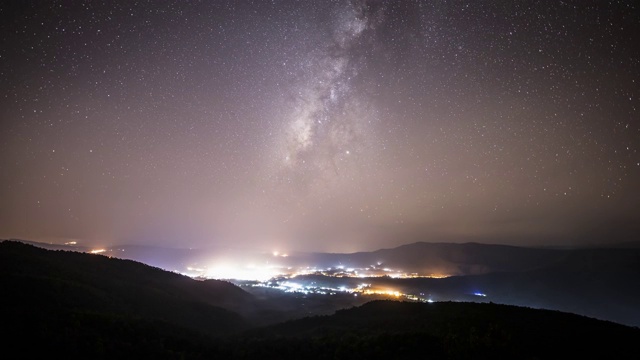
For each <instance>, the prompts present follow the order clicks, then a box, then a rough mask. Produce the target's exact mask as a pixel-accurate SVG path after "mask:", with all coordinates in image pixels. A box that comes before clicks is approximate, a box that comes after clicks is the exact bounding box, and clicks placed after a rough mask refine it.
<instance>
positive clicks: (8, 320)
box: [0, 241, 640, 359]
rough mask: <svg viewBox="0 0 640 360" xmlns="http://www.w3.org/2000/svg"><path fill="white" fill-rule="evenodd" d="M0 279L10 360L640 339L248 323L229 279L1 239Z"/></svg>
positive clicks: (268, 354) (442, 355)
mask: <svg viewBox="0 0 640 360" xmlns="http://www.w3.org/2000/svg"><path fill="white" fill-rule="evenodd" d="M0 286H1V288H2V296H1V297H0V317H1V319H2V321H1V322H0V331H2V334H3V341H2V344H3V352H4V353H5V354H12V358H37V357H44V356H47V357H63V358H92V359H99V358H109V359H112V358H154V359H162V358H175V359H179V358H193V359H258V358H259V359H272V358H274V359H275V358H277V359H302V358H305V359H306V358H309V359H342V358H349V359H375V358H385V359H389V358H391V359H407V358H436V359H466V358H474V359H482V358H486V359H488V358H493V359H495V358H522V359H535V358H557V357H559V356H560V354H571V357H572V358H575V357H581V358H636V356H637V353H636V352H635V350H636V346H637V343H638V341H640V330H639V329H638V328H631V327H626V326H623V325H618V324H615V323H611V322H605V321H600V320H595V319H591V318H586V317H582V316H578V315H572V314H567V313H561V312H555V311H546V310H535V309H529V308H522V307H514V306H505V305H496V304H478V303H454V302H450V303H433V304H423V303H401V302H390V301H376V302H371V303H368V304H365V305H363V306H361V307H357V308H352V309H348V310H341V311H338V312H337V313H336V314H334V315H331V316H317V317H310V318H305V319H301V320H296V321H290V322H286V323H281V324H277V325H273V326H270V327H264V328H253V329H248V330H246V329H247V328H248V327H249V326H251V323H252V321H251V320H252V319H251V318H246V315H245V318H243V317H241V316H240V315H238V314H237V313H235V312H232V311H229V310H228V309H231V308H233V309H239V310H242V308H243V307H253V306H255V304H254V299H253V298H251V297H250V296H249V295H248V294H246V293H245V292H243V291H242V290H241V289H239V288H237V287H235V286H233V285H231V284H229V283H225V282H218V281H205V282H199V281H195V280H192V279H189V278H186V277H184V276H181V275H177V274H174V273H170V272H165V271H162V270H160V269H157V268H153V267H149V266H146V265H143V264H140V263H136V262H133V261H128V260H120V259H112V258H107V257H104V256H99V255H89V254H82V253H73V252H65V251H49V250H44V249H38V248H35V247H33V246H29V245H24V244H20V243H16V242H7V241H5V242H2V243H0ZM225 308H226V309H225ZM243 313H244V314H251V312H250V311H244V312H243ZM243 329H245V331H244V332H242V330H243Z"/></svg>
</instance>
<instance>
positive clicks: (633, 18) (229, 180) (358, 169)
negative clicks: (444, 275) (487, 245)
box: [0, 0, 640, 251]
mask: <svg viewBox="0 0 640 360" xmlns="http://www.w3.org/2000/svg"><path fill="white" fill-rule="evenodd" d="M104 3H105V4H102V3H101V2H97V1H73V2H71V1H12V2H3V3H2V4H0V16H1V17H2V21H0V84H1V85H0V90H1V93H0V121H1V123H0V169H1V170H0V198H1V199H2V207H0V238H11V237H12V238H22V239H34V240H50V239H56V241H63V240H65V239H80V240H82V241H85V242H89V243H96V244H108V243H111V244H115V243H138V244H158V245H164V246H176V247H187V246H208V245H233V246H238V247H259V248H265V249H273V248H280V249H290V250H327V251H355V250H371V249H376V248H379V247H390V246H395V245H398V244H404V243H409V242H414V241H471V240H473V241H485V242H493V243H508V244H578V243H586V242H601V243H604V242H613V241H629V240H637V233H638V231H640V225H639V224H640V153H639V152H638V147H639V146H640V49H639V45H638V44H640V25H639V24H640V15H639V13H640V11H639V9H638V6H637V5H634V2H632V1H564V2H559V1H553V2H542V1H513V2H512V1H455V0H454V1H341V0H338V1H279V0H274V1H254V2H249V1H231V0H229V1H136V2H134V1H119V2H116V1H107V2H104ZM116 3H119V4H116Z"/></svg>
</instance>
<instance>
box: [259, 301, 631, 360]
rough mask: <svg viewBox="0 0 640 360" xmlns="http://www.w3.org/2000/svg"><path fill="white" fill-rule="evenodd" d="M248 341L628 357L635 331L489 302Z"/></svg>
mask: <svg viewBox="0 0 640 360" xmlns="http://www.w3.org/2000/svg"><path fill="white" fill-rule="evenodd" d="M253 337H254V339H261V341H254V347H255V348H258V347H259V346H258V345H256V344H259V345H262V346H263V349H272V351H273V347H274V346H278V345H280V344H286V343H287V341H289V342H291V343H293V344H296V345H297V349H298V351H300V352H302V353H304V354H303V355H304V356H305V357H306V356H309V357H311V358H331V357H332V356H336V354H339V356H336V357H337V358H352V357H357V358H363V359H365V358H396V359H405V358H416V357H417V358H445V359H446V358H448V359H490V358H491V359H495V358H518V359H537V358H557V357H559V356H560V355H561V354H570V355H571V357H572V358H574V357H576V358H588V359H595V358H628V359H631V358H634V357H635V356H636V355H637V354H636V343H637V341H638V339H640V329H638V328H629V327H626V326H623V325H619V324H615V323H611V322H606V321H601V320H596V319H591V318H587V317H583V316H579V315H574V314H568V313H562V312H557V311H549V310H537V309H530V308H524V307H516V306H508V305H498V304H493V303H455V302H442V303H432V304H424V303H410V302H397V301H372V302H369V303H367V304H365V305H363V306H360V307H357V308H352V309H348V310H340V311H338V312H336V313H335V315H332V316H317V317H310V318H305V319H301V320H295V321H290V322H286V323H283V324H278V325H274V326H271V327H268V328H265V329H260V330H258V331H254V332H253ZM274 344H276V345H274ZM281 350H282V352H283V353H285V354H286V353H287V351H286V349H281Z"/></svg>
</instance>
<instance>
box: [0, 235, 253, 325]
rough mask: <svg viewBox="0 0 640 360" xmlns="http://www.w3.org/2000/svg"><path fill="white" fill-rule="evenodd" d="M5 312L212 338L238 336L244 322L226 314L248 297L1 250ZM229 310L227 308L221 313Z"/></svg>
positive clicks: (131, 268)
mask: <svg viewBox="0 0 640 360" xmlns="http://www.w3.org/2000/svg"><path fill="white" fill-rule="evenodd" d="M0 274H1V277H2V289H3V293H4V296H2V305H3V306H2V307H3V311H5V312H6V313H7V314H9V315H11V317H12V318H13V319H15V320H16V322H17V323H19V322H20V320H19V319H20V318H21V317H22V316H27V314H23V312H25V311H27V312H36V313H42V314H47V316H49V315H51V314H49V312H53V314H55V315H56V316H57V315H60V314H61V312H67V315H70V314H78V313H83V314H86V313H91V314H98V315H109V316H110V315H114V316H121V317H125V318H136V319H146V320H152V321H156V320H157V321H164V322H167V323H171V324H176V325H179V326H183V327H186V328H192V329H196V330H199V331H202V332H205V333H210V334H221V333H229V332H233V331H237V330H239V329H242V328H244V327H246V321H245V320H244V319H243V318H242V317H241V316H239V315H238V314H236V313H234V312H232V311H229V310H227V309H230V308H239V307H242V306H243V305H244V304H246V305H247V306H250V305H251V301H252V296H251V295H249V294H248V293H246V292H244V291H243V290H241V289H240V288H238V287H236V286H235V285H233V284H231V283H227V282H223V281H217V280H207V281H196V280H193V279H191V278H189V277H186V276H183V275H179V274H175V273H171V272H167V271H164V270H161V269H158V268H154V267H150V266H148V265H144V264H141V263H137V262H134V261H130V260H121V259H116V258H108V257H105V256H101V255H90V254H84V253H78V252H71V251H50V250H44V249H40V248H36V247H34V246H30V245H26V244H22V243H19V242H12V241H3V242H1V243H0ZM225 308H227V309H225Z"/></svg>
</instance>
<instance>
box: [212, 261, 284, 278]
mask: <svg viewBox="0 0 640 360" xmlns="http://www.w3.org/2000/svg"><path fill="white" fill-rule="evenodd" d="M281 274H282V271H281V270H280V267H278V266H256V265H253V264H249V265H247V266H238V265H232V264H224V263H223V264H216V265H214V266H212V267H210V268H208V269H207V270H206V271H205V272H204V277H206V278H209V279H235V280H258V281H266V280H269V279H271V278H272V277H274V276H278V275H281Z"/></svg>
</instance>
